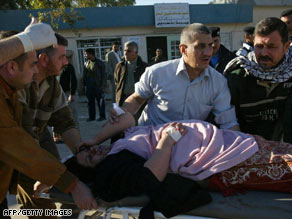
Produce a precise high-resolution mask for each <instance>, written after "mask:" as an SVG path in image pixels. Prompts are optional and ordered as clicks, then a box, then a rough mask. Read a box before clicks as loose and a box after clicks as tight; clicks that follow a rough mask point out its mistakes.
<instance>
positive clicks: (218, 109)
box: [213, 78, 238, 129]
mask: <svg viewBox="0 0 292 219" xmlns="http://www.w3.org/2000/svg"><path fill="white" fill-rule="evenodd" d="M221 85H222V86H221V88H220V90H219V92H217V93H218V94H217V96H216V97H215V99H214V108H213V114H214V116H215V122H216V123H217V124H219V125H220V128H221V129H228V128H231V127H233V126H235V125H238V123H237V119H236V114H235V108H234V106H233V105H231V104H230V101H231V95H230V91H229V88H228V86H227V80H226V79H225V78H223V80H222V81H221Z"/></svg>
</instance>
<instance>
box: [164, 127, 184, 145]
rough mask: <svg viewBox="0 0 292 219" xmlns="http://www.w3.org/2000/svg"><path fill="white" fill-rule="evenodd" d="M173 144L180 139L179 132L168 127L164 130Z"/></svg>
mask: <svg viewBox="0 0 292 219" xmlns="http://www.w3.org/2000/svg"><path fill="white" fill-rule="evenodd" d="M165 131H166V132H167V133H168V134H169V135H170V137H172V139H173V140H174V141H175V142H178V141H179V139H180V138H181V137H182V135H181V134H180V132H179V130H178V129H177V128H175V127H173V126H168V127H167V128H166V130H165Z"/></svg>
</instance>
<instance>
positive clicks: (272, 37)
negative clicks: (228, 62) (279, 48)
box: [254, 30, 282, 43]
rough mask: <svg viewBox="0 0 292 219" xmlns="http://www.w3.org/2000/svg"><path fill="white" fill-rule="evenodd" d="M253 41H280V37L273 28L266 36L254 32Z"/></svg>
mask: <svg viewBox="0 0 292 219" xmlns="http://www.w3.org/2000/svg"><path fill="white" fill-rule="evenodd" d="M254 41H255V43H256V42H277V41H282V37H281V35H280V33H279V32H278V31H276V30H275V31H273V32H271V33H270V34H268V35H266V36H263V35H260V34H255V36H254Z"/></svg>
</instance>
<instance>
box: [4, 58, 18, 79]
mask: <svg viewBox="0 0 292 219" xmlns="http://www.w3.org/2000/svg"><path fill="white" fill-rule="evenodd" d="M5 65H6V67H5V68H6V70H7V72H8V77H10V78H13V77H14V76H15V75H16V74H17V73H18V70H19V66H18V63H16V62H15V61H9V62H7V63H6V64H5Z"/></svg>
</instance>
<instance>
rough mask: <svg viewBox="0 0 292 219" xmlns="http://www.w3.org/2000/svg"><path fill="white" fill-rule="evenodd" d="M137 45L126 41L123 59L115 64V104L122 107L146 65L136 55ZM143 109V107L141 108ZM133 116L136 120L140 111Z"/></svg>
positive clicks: (132, 91)
mask: <svg viewBox="0 0 292 219" xmlns="http://www.w3.org/2000/svg"><path fill="white" fill-rule="evenodd" d="M138 53H139V50H138V45H137V43H135V42H134V41H128V42H126V43H125V45H124V58H123V59H122V61H120V62H119V63H118V64H117V67H116V70H115V73H114V77H115V84H116V103H117V104H118V105H119V106H122V105H123V103H124V101H125V100H126V99H127V98H128V97H129V96H130V95H131V94H132V93H134V91H135V83H136V82H138V81H139V80H140V77H141V75H142V74H143V73H144V71H145V68H146V67H147V66H148V65H147V63H145V62H143V60H142V58H141V57H140V56H139V55H138ZM142 108H143V107H142ZM142 108H141V110H140V111H139V112H138V113H137V115H136V116H135V118H136V120H138V118H139V116H140V114H141V113H142V110H143V109H142Z"/></svg>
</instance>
